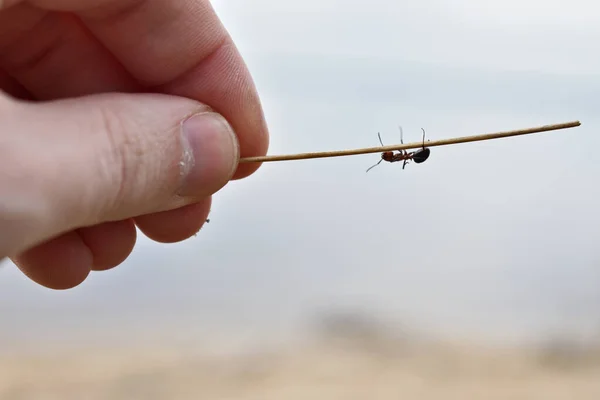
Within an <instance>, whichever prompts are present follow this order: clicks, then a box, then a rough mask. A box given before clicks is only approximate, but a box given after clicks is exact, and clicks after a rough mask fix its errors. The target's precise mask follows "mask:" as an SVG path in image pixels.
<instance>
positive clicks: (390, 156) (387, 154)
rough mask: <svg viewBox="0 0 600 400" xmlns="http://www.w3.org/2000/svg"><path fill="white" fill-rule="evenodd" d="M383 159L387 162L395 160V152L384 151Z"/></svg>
mask: <svg viewBox="0 0 600 400" xmlns="http://www.w3.org/2000/svg"><path fill="white" fill-rule="evenodd" d="M381 158H382V159H383V160H385V161H390V160H392V159H393V158H394V152H393V151H384V152H383V153H381Z"/></svg>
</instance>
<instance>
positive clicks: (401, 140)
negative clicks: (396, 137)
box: [398, 126, 404, 144]
mask: <svg viewBox="0 0 600 400" xmlns="http://www.w3.org/2000/svg"><path fill="white" fill-rule="evenodd" d="M398 128H400V144H404V140H403V139H402V136H403V135H402V127H401V126H398Z"/></svg>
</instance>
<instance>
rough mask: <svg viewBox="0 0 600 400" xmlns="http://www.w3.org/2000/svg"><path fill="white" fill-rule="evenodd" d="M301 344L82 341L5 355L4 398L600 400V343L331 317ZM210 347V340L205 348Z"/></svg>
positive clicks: (0, 383) (0, 377)
mask: <svg viewBox="0 0 600 400" xmlns="http://www.w3.org/2000/svg"><path fill="white" fill-rule="evenodd" d="M317 333H318V335H316V336H314V337H311V340H309V341H305V342H302V343H300V344H298V345H288V346H286V347H283V348H275V349H270V350H260V351H259V349H258V348H254V349H253V350H252V351H249V352H248V351H247V352H240V353H234V354H228V355H226V354H220V355H215V351H211V350H215V349H216V343H217V340H215V342H214V343H215V346H214V348H213V344H212V343H207V342H203V343H201V344H200V343H199V344H198V346H196V347H194V346H189V347H187V348H181V347H177V346H173V347H168V346H166V347H165V346H163V347H159V346H156V347H153V348H144V347H143V346H138V347H135V348H134V347H131V348H113V349H99V348H96V349H85V350H84V349H79V350H77V351H71V352H66V351H61V352H58V353H55V354H52V353H50V352H46V353H44V354H38V355H36V356H33V355H31V354H30V355H28V356H23V355H22V354H21V355H19V354H18V353H13V354H12V355H10V356H5V357H4V358H3V359H2V360H1V363H0V398H1V399H3V400H4V399H5V400H23V399H62V400H69V399H90V400H95V399H113V400H120V399H128V400H129V399H145V400H152V399H167V398H169V399H212V400H218V399H228V400H229V399H264V400H268V399H307V398H311V399H398V398H401V397H400V396H409V398H413V399H414V398H418V399H465V398H468V399H515V400H516V399H545V400H552V399H571V398H577V399H597V398H600V397H599V396H600V347H595V346H590V345H587V346H584V347H580V346H576V345H574V344H569V343H566V342H565V343H561V342H553V343H549V344H547V345H546V346H541V347H540V348H537V349H531V348H530V349H500V348H494V349H492V348H484V347H482V346H477V345H474V344H473V343H467V342H464V343H462V344H461V343H458V344H457V343H449V342H448V343H443V342H441V341H426V340H413V339H410V338H409V337H408V336H406V335H404V336H403V335H399V334H396V335H390V334H389V333H386V332H385V331H382V330H379V329H378V328H377V327H376V326H375V325H374V324H371V323H370V322H368V321H367V322H366V323H365V322H364V321H362V322H361V321H359V320H354V319H352V318H345V317H344V318H337V319H336V318H334V319H328V320H324V321H323V323H322V324H321V325H320V328H319V331H318V332H317ZM201 347H202V348H201Z"/></svg>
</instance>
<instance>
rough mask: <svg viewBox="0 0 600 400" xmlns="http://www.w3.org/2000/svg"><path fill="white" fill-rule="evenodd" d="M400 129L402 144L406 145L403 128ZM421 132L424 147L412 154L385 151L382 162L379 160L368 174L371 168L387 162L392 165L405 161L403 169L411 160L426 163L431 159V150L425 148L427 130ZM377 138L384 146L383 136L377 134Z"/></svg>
mask: <svg viewBox="0 0 600 400" xmlns="http://www.w3.org/2000/svg"><path fill="white" fill-rule="evenodd" d="M399 128H400V143H401V144H404V140H403V139H402V127H401V126H400V127H399ZM421 130H422V131H423V147H422V148H421V149H419V150H416V151H411V152H408V151H406V150H399V153H397V154H394V152H393V151H384V152H383V153H381V160H379V162H378V163H377V164H375V165H373V166H371V167H369V169H367V172H369V171H370V170H371V168H375V167H376V166H378V165H379V164H380V163H381V162H382V161H387V162H390V163H393V162H398V161H404V163H403V164H402V169H404V167H406V164H408V162H409V161H410V160H413V161H414V162H415V163H417V164H421V163H422V162H425V160H427V159H428V158H429V154H430V153H431V150H430V149H429V148H428V147H425V129H423V128H421ZM377 136H378V137H379V143H381V145H382V146H383V142H382V141H381V135H380V134H379V132H377Z"/></svg>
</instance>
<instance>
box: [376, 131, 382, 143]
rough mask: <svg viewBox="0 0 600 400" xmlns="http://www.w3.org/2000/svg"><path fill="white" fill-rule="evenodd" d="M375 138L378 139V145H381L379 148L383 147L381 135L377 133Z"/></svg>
mask: <svg viewBox="0 0 600 400" xmlns="http://www.w3.org/2000/svg"><path fill="white" fill-rule="evenodd" d="M377 137H378V138H379V143H381V147H383V142H382V141H381V135H380V134H379V132H377Z"/></svg>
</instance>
